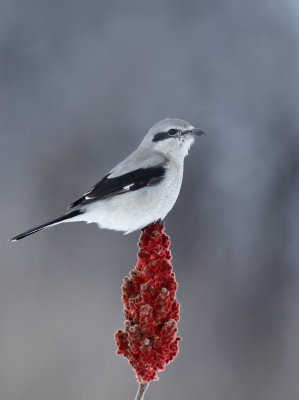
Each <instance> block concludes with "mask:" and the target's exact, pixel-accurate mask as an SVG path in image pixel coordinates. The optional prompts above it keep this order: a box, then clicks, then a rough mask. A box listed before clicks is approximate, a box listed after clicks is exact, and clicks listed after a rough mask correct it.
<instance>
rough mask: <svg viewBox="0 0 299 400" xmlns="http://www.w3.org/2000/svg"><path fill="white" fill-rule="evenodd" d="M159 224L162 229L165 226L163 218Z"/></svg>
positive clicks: (159, 220)
mask: <svg viewBox="0 0 299 400" xmlns="http://www.w3.org/2000/svg"><path fill="white" fill-rule="evenodd" d="M157 222H158V224H159V227H160V228H162V226H164V220H163V219H162V218H159V219H158V221H157Z"/></svg>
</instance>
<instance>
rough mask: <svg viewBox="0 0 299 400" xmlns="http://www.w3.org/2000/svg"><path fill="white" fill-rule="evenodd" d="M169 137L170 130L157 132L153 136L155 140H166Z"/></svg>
mask: <svg viewBox="0 0 299 400" xmlns="http://www.w3.org/2000/svg"><path fill="white" fill-rule="evenodd" d="M168 138H169V135H168V132H159V133H156V134H155V136H154V137H153V142H159V141H160V140H165V139H168Z"/></svg>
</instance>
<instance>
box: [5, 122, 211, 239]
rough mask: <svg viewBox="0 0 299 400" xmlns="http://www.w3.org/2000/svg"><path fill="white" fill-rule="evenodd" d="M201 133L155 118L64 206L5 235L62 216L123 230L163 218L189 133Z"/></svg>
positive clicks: (176, 184)
mask: <svg viewBox="0 0 299 400" xmlns="http://www.w3.org/2000/svg"><path fill="white" fill-rule="evenodd" d="M203 134H204V132H203V131H201V130H199V129H196V128H194V127H193V126H192V125H190V124H189V123H188V122H186V121H183V120H181V119H164V120H163V121H160V122H158V123H157V124H155V125H154V126H153V127H152V128H151V129H150V130H149V131H148V133H147V134H146V135H145V137H144V139H143V140H142V142H141V143H140V145H139V147H138V148H137V149H136V150H135V151H134V152H133V153H131V154H130V155H129V156H128V157H127V158H125V159H124V160H123V161H121V162H120V163H119V164H117V165H116V167H114V168H113V169H112V170H111V171H110V172H109V173H108V174H107V175H106V176H104V178H103V179H102V180H100V181H99V182H98V183H97V184H96V185H95V186H94V187H93V188H92V189H91V190H90V191H89V192H87V193H86V194H85V195H84V196H82V197H81V198H80V199H78V200H76V201H75V202H73V203H72V204H71V205H70V206H69V207H68V209H69V210H70V211H68V212H66V213H65V214H64V215H62V216H61V217H58V218H56V219H53V220H52V221H49V222H47V223H45V224H43V225H40V226H36V227H35V228H32V229H29V230H28V231H26V232H24V233H21V234H20V235H17V236H15V237H13V238H12V239H10V241H16V240H20V239H22V238H24V237H26V236H29V235H31V234H32V233H35V232H38V231H41V230H43V229H46V228H49V227H50V226H54V225H58V224H61V223H63V222H75V221H85V222H87V223H92V222H95V223H97V224H98V225H99V227H100V228H106V229H113V230H115V231H124V232H125V233H126V234H127V233H130V232H133V231H135V230H137V229H141V228H144V227H145V226H147V225H148V224H150V223H152V222H155V221H158V220H163V219H164V218H165V216H166V215H167V214H168V213H169V211H170V210H171V209H172V207H173V205H174V203H175V202H176V199H177V197H178V195H179V192H180V189H181V184H182V178H183V169H184V158H185V157H186V155H187V154H188V151H189V149H190V146H191V145H192V144H193V142H194V138H195V137H196V136H200V135H203Z"/></svg>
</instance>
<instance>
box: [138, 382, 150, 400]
mask: <svg viewBox="0 0 299 400" xmlns="http://www.w3.org/2000/svg"><path fill="white" fill-rule="evenodd" d="M147 388H148V382H142V383H139V388H138V392H137V394H136V397H135V400H143V398H144V393H145V392H146V390H147Z"/></svg>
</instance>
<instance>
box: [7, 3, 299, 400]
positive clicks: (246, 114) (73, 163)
mask: <svg viewBox="0 0 299 400" xmlns="http://www.w3.org/2000/svg"><path fill="white" fill-rule="evenodd" d="M165 117H178V118H183V119H186V120H188V121H189V122H191V123H192V124H193V125H194V126H197V127H199V128H201V129H203V130H205V131H206V132H207V136H206V137H204V138H200V139H199V140H198V141H197V142H196V144H195V145H194V146H193V147H192V149H191V152H190V155H189V156H188V158H187V159H186V162H185V176H184V182H183V186H182V190H181V194H180V197H179V199H178V201H177V203H176V205H175V207H174V209H173V210H172V211H171V213H170V214H169V215H168V216H167V218H166V224H167V233H168V234H169V235H170V236H171V238H172V250H173V256H174V260H173V261H174V266H175V272H176V275H177V279H178V281H179V283H180V287H179V292H178V298H179V301H180V302H181V321H180V324H179V334H180V335H181V336H182V337H183V341H182V342H181V346H180V348H181V351H180V354H179V356H178V358H177V359H176V360H175V361H174V362H173V363H172V364H170V365H169V366H168V367H167V369H166V371H165V372H162V373H160V381H159V382H157V383H153V384H151V385H150V389H149V391H148V392H147V393H146V397H147V399H148V400H154V399H162V398H163V399H178V400H181V399H189V400H198V399H208V400H240V399H242V400H252V399H263V400H281V399H284V400H295V399H297V398H298V396H299V383H298V374H299V344H298V335H299V266H298V257H299V254H298V253H299V251H298V247H299V246H298V240H299V207H298V201H299V178H298V176H299V175H298V174H299V5H298V2H297V1H295V0H293V1H292V0H287V1H285V2H284V3H283V4H282V2H280V1H275V0H271V1H262V2H261V1H257V0H252V1H237V0H227V1H223V0H205V1H204V0H200V1H197V0H192V1H191V0H185V1H179V0H171V1H170V0H162V1H160V2H140V1H135V0H133V1H124V0H112V1H109V2H108V1H106V2H104V1H100V0H99V1H95V0H85V1H74V2H71V1H67V0H60V1H33V0H25V1H15V0H2V1H1V3H0V139H1V145H0V152H1V154H0V177H1V196H0V209H1V226H0V243H1V244H0V261H1V265H0V398H1V399H3V400H48V399H49V400H50V399H51V400H52V399H63V400H68V399H69V400H82V399H88V400H93V399H95V400H98V399H119V398H122V399H132V398H133V397H134V394H135V392H136V388H137V385H136V382H135V377H134V374H133V371H132V369H131V367H130V366H128V365H127V362H126V360H125V359H124V358H122V357H117V356H116V355H115V351H116V346H115V343H114V339H113V334H114V332H115V331H116V330H117V329H119V328H121V327H122V326H123V320H124V318H123V314H122V302H121V298H120V295H121V290H120V286H121V283H122V278H123V277H124V276H125V275H126V274H127V273H128V271H129V270H130V269H132V268H133V267H134V265H135V261H136V252H137V248H136V243H137V240H138V236H139V233H138V232H135V233H133V234H130V235H128V236H123V235H122V234H121V233H116V232H111V231H104V230H98V229H97V227H96V226H95V225H86V224H79V223H78V224H66V225H61V226H59V227H55V228H53V229H51V230H48V231H45V232H41V233H39V234H37V235H34V236H31V237H30V238H27V239H25V240H23V241H21V242H19V243H12V244H7V243H6V239H7V238H8V237H11V236H13V235H15V234H17V233H19V232H21V231H23V230H26V229H28V228H30V227H32V226H34V225H37V224H39V223H42V222H45V221H47V220H48V219H51V218H53V217H56V216H57V215H60V214H61V213H63V212H64V210H65V208H66V206H67V205H68V204H69V203H70V202H72V201H73V200H75V199H76V198H78V197H79V196H80V195H82V194H83V193H84V192H85V191H86V190H88V189H89V188H90V187H91V186H92V185H93V184H95V183H96V182H97V181H98V180H99V179H100V178H101V177H102V176H103V175H105V174H106V173H107V172H108V171H109V170H110V169H111V168H112V167H113V166H114V165H115V164H116V163H117V162H118V161H119V160H120V159H122V158H124V157H125V156H126V155H128V153H129V152H131V151H132V150H134V148H135V147H136V146H137V145H138V144H139V142H140V140H141V139H142V137H143V135H144V134H145V132H146V131H147V130H148V128H150V126H151V125H153V124H154V123H155V122H157V121H158V120H160V119H162V118H165Z"/></svg>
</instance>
